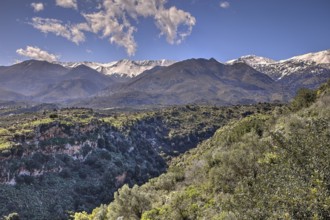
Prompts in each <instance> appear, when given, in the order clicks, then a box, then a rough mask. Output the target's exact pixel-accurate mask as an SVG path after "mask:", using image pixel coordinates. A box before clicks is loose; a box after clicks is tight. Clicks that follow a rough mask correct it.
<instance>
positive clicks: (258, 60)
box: [226, 55, 276, 66]
mask: <svg viewBox="0 0 330 220" xmlns="http://www.w3.org/2000/svg"><path fill="white" fill-rule="evenodd" d="M238 62H243V63H246V64H248V65H250V66H254V65H261V64H272V63H275V62H276V61H275V60H272V59H269V58H266V57H260V56H256V55H246V56H242V57H240V58H238V59H236V60H230V61H227V62H226V63H227V64H234V63H238Z"/></svg>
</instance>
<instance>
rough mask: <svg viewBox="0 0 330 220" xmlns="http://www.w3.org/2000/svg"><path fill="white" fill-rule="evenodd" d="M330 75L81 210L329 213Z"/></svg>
mask: <svg viewBox="0 0 330 220" xmlns="http://www.w3.org/2000/svg"><path fill="white" fill-rule="evenodd" d="M329 122H330V81H328V83H327V84H326V85H324V86H322V87H321V88H320V89H319V90H317V91H311V90H300V91H299V93H298V95H297V97H296V98H295V99H294V100H293V102H292V104H291V106H290V107H289V108H277V109H276V110H275V111H274V113H273V114H272V115H267V114H255V115H251V116H248V117H246V118H243V119H242V120H239V121H237V122H231V123H229V124H228V125H226V126H224V127H222V128H220V129H219V130H218V131H217V132H216V133H215V135H214V136H213V137H212V138H210V139H208V140H207V141H205V142H203V143H202V144H200V145H199V146H198V147H197V148H194V149H191V150H190V151H188V152H186V153H185V154H183V155H182V156H179V157H177V158H174V159H173V160H172V162H171V164H170V166H169V169H168V171H167V173H165V174H162V175H160V176H159V177H157V178H154V179H151V180H149V181H148V183H146V184H144V185H141V186H137V185H135V186H133V187H132V188H130V187H129V186H128V185H124V186H123V187H122V188H121V189H119V191H118V192H116V193H115V196H114V201H113V202H112V203H110V204H109V205H102V206H100V207H98V208H96V209H94V210H93V212H92V213H91V214H87V213H86V212H81V213H75V214H74V215H73V217H74V218H75V219H76V220H88V219H93V220H98V219H111V220H112V219H144V220H155V219H173V220H176V219H177V220H179V219H329V218H330V159H329V158H330V123H329Z"/></svg>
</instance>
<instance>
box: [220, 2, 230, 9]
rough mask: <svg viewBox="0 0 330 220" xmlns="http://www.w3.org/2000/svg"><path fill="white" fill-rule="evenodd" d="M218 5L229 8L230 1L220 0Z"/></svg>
mask: <svg viewBox="0 0 330 220" xmlns="http://www.w3.org/2000/svg"><path fill="white" fill-rule="evenodd" d="M220 7H221V8H229V7H230V3H229V2H220Z"/></svg>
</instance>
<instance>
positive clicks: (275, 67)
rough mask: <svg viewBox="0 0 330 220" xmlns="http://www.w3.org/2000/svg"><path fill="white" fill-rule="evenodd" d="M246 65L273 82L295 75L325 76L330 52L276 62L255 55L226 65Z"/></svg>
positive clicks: (327, 71) (329, 60) (328, 66)
mask: <svg viewBox="0 0 330 220" xmlns="http://www.w3.org/2000/svg"><path fill="white" fill-rule="evenodd" d="M240 62H243V63H246V64H248V65H249V66H251V67H253V68H254V69H256V70H258V71H259V72H262V73H265V74H267V75H268V76H270V77H271V78H272V79H273V80H276V81H278V80H280V79H282V78H283V77H288V76H291V75H295V74H299V75H301V74H315V75H320V74H325V73H329V70H330V50H325V51H320V52H317V53H308V54H304V55H300V56H295V57H292V58H290V59H286V60H280V61H274V60H271V59H269V58H265V57H258V56H255V55H249V56H243V57H240V58H238V59H236V60H230V61H228V62H226V64H229V65H232V64H234V63H240Z"/></svg>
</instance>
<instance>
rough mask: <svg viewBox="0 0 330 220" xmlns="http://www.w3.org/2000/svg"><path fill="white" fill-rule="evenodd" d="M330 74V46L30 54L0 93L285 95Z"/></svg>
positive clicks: (241, 99)
mask: <svg viewBox="0 0 330 220" xmlns="http://www.w3.org/2000/svg"><path fill="white" fill-rule="evenodd" d="M329 78H330V50H325V51H320V52H317V53H309V54H305V55H300V56H295V57H292V58H290V59H287V60H280V61H275V60H272V59H269V58H265V57H258V56H255V55H248V56H243V57H240V58H238V59H236V60H231V61H228V62H225V63H221V62H218V61H217V60H215V59H189V60H184V61H180V62H175V61H168V60H158V61H157V60H156V61H153V60H146V61H131V60H120V61H116V62H110V63H95V62H76V63H74V62H70V63H59V62H57V63H49V62H46V61H38V60H27V61H24V62H21V63H17V64H14V65H12V66H2V67H0V82H1V85H0V100H4V101H11V100H14V101H18V100H25V101H34V102H41V103H44V102H48V103H62V104H65V105H75V106H85V107H86V106H88V107H96V108H99V107H102V108H107V107H125V106H144V105H148V106H149V105H153V106H154V105H177V104H190V103H202V104H216V105H228V104H251V103H255V102H273V101H281V102H283V101H284V102H285V101H288V100H290V99H291V98H292V97H293V96H294V95H295V93H296V92H297V90H298V89H299V88H301V87H306V88H311V89H314V88H316V87H317V86H319V85H320V84H321V83H323V82H325V81H326V80H327V79H329Z"/></svg>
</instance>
